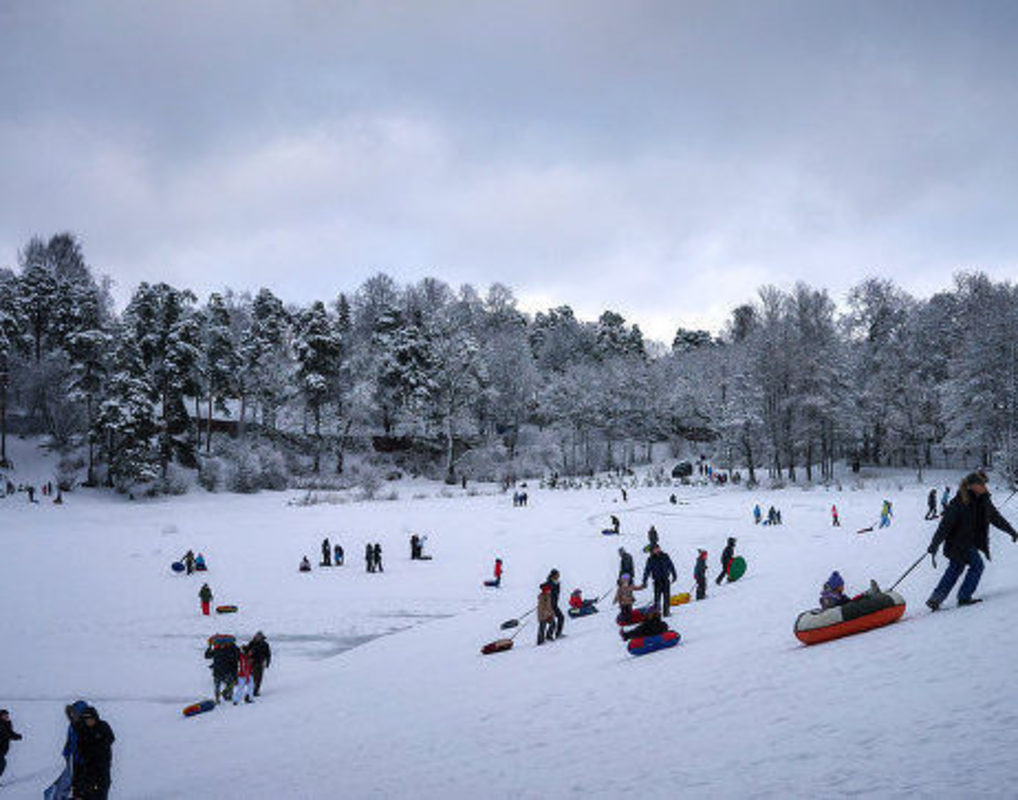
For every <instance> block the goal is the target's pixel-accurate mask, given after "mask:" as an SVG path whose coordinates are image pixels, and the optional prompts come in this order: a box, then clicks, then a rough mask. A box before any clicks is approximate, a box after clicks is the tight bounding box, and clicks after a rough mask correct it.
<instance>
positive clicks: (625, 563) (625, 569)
mask: <svg viewBox="0 0 1018 800" xmlns="http://www.w3.org/2000/svg"><path fill="white" fill-rule="evenodd" d="M635 574H636V569H635V568H634V567H633V557H632V556H631V555H630V554H629V552H628V551H627V550H626V548H624V547H620V548H619V577H622V576H623V575H635Z"/></svg>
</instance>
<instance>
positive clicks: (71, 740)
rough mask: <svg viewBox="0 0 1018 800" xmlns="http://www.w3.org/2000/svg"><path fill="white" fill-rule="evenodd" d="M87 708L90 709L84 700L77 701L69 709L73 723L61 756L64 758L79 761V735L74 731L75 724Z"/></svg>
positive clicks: (70, 725) (68, 728) (68, 729)
mask: <svg viewBox="0 0 1018 800" xmlns="http://www.w3.org/2000/svg"><path fill="white" fill-rule="evenodd" d="M86 708H88V703H86V702H85V701H84V700H76V701H75V702H73V703H71V705H69V706H68V707H67V716H68V718H70V720H71V723H70V724H69V725H68V726H67V739H66V741H65V742H64V749H63V751H62V752H61V755H62V756H63V757H64V758H73V759H74V760H75V761H77V760H78V757H77V752H78V733H77V731H75V730H74V722H75V721H76V720H77V719H78V717H79V716H80V715H81V712H82V711H84V710H85V709H86Z"/></svg>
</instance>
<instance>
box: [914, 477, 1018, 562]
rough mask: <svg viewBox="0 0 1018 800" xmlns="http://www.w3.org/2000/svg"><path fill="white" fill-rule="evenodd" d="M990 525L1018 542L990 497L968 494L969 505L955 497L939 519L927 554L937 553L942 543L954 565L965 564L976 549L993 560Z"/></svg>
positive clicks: (1017, 538) (1013, 531)
mask: <svg viewBox="0 0 1018 800" xmlns="http://www.w3.org/2000/svg"><path fill="white" fill-rule="evenodd" d="M990 525H993V527H995V528H999V529H1000V530H1002V531H1004V532H1005V533H1009V534H1011V538H1012V540H1018V532H1016V531H1015V529H1014V528H1012V527H1011V523H1009V522H1008V521H1007V520H1006V519H1004V518H1003V517H1002V516H1001V515H1000V512H999V511H997V507H996V506H994V505H993V501H992V500H990V494H989V492H987V493H986V494H982V495H979V494H976V493H975V492H969V493H968V502H967V503H966V502H965V500H964V499H962V496H961V494H960V493H959V494H956V495H955V496H954V499H952V500H951V502H950V503H948V505H947V510H945V511H944V515H943V516H942V517H941V518H940V524H939V525H938V526H937V532H936V533H934V534H933V539H932V540H931V541H930V546H929V547H928V548H927V552H928V553H936V552H937V548H938V547H940V545H941V543H943V545H944V555H945V556H947V557H948V558H949V559H951V560H952V561H964V560H965V558H966V556H967V554H968V551H969V550H970V549H971V548H973V547H975V548H977V549H979V550H982V551H983V552H984V553H986V557H987V558H989V557H990Z"/></svg>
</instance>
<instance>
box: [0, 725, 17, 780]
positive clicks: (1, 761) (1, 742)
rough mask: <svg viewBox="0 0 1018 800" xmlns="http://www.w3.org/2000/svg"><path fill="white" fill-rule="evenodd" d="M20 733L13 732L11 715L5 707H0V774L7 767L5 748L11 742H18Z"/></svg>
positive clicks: (0, 774) (6, 748)
mask: <svg viewBox="0 0 1018 800" xmlns="http://www.w3.org/2000/svg"><path fill="white" fill-rule="evenodd" d="M20 741H21V734H20V733H15V732H14V727H13V726H12V725H11V715H10V714H9V713H8V712H7V709H6V708H0V776H2V775H3V774H4V770H5V769H7V750H8V748H9V747H10V746H11V742H20Z"/></svg>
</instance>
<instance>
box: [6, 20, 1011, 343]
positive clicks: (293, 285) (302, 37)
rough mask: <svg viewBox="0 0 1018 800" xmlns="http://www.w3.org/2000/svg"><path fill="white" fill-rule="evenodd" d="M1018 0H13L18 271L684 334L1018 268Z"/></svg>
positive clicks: (10, 171)
mask: <svg viewBox="0 0 1018 800" xmlns="http://www.w3.org/2000/svg"><path fill="white" fill-rule="evenodd" d="M1016 45H1018V3H1014V2H1000V3H991V2H975V1H973V0H968V1H967V2H955V3H944V2H932V0H922V1H921V2H895V0H879V1H878V2H843V3H835V2H833V1H832V2H817V0H806V1H805V2H792V1H787V2H785V1H782V2H776V1H775V2H765V0H748V1H747V2H719V1H718V0H710V1H709V2H707V1H705V0H700V1H699V2H679V1H678V0H660V1H659V2H640V0H625V1H624V2H620V0H576V1H575V2H571V1H569V0H550V1H549V0H537V1H535V2H528V0H511V1H510V2H506V1H505V0H498V1H497V2H481V1H480V0H460V2H439V1H438V0H407V2H387V0H366V2H324V0H321V1H314V2H313V1H312V0H306V1H305V2H300V1H298V0H294V1H293V2H262V1H260V0H236V1H235V2H215V0H201V2H186V1H185V0H172V2H169V1H168V2H163V3H154V2H152V3H149V2H137V0H124V2H89V3H64V2H19V1H18V0H0V266H3V265H6V266H15V264H16V262H17V252H18V250H19V248H21V247H22V246H23V245H24V244H25V242H26V241H27V240H28V238H29V237H30V236H32V235H33V234H39V235H43V236H49V235H51V234H53V233H56V232H58V231H63V230H70V231H72V232H74V233H76V234H77V235H78V236H79V237H80V238H81V240H82V241H83V243H84V246H85V253H86V256H87V258H88V260H89V262H90V263H91V264H92V266H93V268H94V269H95V270H96V271H98V272H100V273H106V274H108V275H110V276H111V277H112V278H113V279H114V280H115V281H116V284H117V290H116V294H117V299H118V300H119V301H120V302H123V301H124V300H126V298H127V297H128V296H129V294H130V292H131V291H132V290H133V288H134V287H135V286H136V285H137V283H138V282H140V281H143V280H147V281H167V282H169V283H172V284H174V285H178V286H182V287H183V286H187V287H190V288H192V289H194V290H195V291H196V292H198V294H199V295H200V296H202V297H204V296H205V295H206V294H207V293H208V292H209V291H213V290H218V289H222V288H223V287H225V286H230V287H233V288H234V289H237V290H243V289H251V290H257V289H258V288H259V287H261V286H268V287H269V288H271V289H272V290H273V291H275V292H276V293H277V294H279V295H280V296H281V297H282V298H283V299H284V300H286V301H293V302H306V301H308V300H311V299H331V298H333V297H334V296H335V295H336V294H337V293H338V292H339V291H347V292H350V291H353V290H355V289H356V288H357V286H359V285H360V284H361V282H362V281H363V280H364V279H365V278H367V277H369V276H370V275H372V274H374V273H375V272H378V271H384V272H387V273H389V274H390V275H392V276H393V277H394V278H396V279H397V280H398V281H400V282H408V281H416V280H418V279H420V278H422V277H425V276H429V275H430V276H435V277H438V278H441V279H443V280H445V281H446V282H448V283H450V284H451V285H452V286H453V287H457V286H459V285H460V284H462V283H472V284H474V285H475V286H476V287H477V288H478V289H479V290H481V291H482V292H483V291H484V289H485V288H486V287H487V286H488V285H489V284H490V283H493V282H501V283H505V284H507V285H509V286H510V287H512V288H513V289H514V291H515V292H516V294H517V296H518V297H519V298H520V300H521V305H522V306H523V307H524V308H526V309H528V310H536V309H539V308H546V307H548V306H550V305H558V304H562V303H568V304H570V305H572V306H573V308H574V309H576V311H577V313H578V315H579V316H581V317H583V318H588V319H592V318H594V317H596V316H597V315H598V314H600V312H601V311H603V310H604V309H605V308H611V309H613V310H617V311H619V312H620V313H622V314H623V315H624V316H625V317H626V318H627V319H628V320H629V321H631V322H637V323H639V324H640V326H641V327H642V328H643V329H644V331H645V332H647V333H648V334H650V335H651V336H653V337H655V338H659V339H661V340H666V341H670V340H671V336H672V334H673V333H674V330H675V328H676V327H677V326H678V325H684V326H686V327H699V326H703V327H710V328H714V329H716V328H717V327H719V325H720V324H721V322H722V321H723V319H724V318H726V316H727V315H728V312H729V311H730V309H731V308H732V307H733V306H735V305H736V304H738V303H740V302H744V301H746V300H750V299H752V298H753V296H754V295H755V292H756V289H757V287H759V286H760V285H763V284H766V283H774V284H777V285H779V286H782V287H790V286H791V285H792V284H793V283H794V282H795V281H796V280H800V279H801V280H806V281H808V282H810V283H812V284H814V285H816V286H825V287H827V288H828V289H830V291H831V293H832V295H833V296H834V297H835V299H838V300H840V299H841V298H842V297H843V295H844V292H845V290H846V289H847V288H848V287H849V286H851V285H852V284H853V283H855V282H857V281H859V280H861V279H862V278H864V277H866V276H868V275H877V274H879V275H886V276H889V277H893V278H894V279H895V280H897V281H898V282H899V283H900V284H901V285H902V286H903V287H905V288H906V289H908V290H910V291H912V292H914V293H917V294H919V295H928V294H930V293H931V292H933V291H936V290H938V289H941V288H945V287H947V286H948V285H950V283H951V277H952V275H953V274H954V273H955V272H956V271H958V270H960V269H972V268H978V269H982V270H985V271H986V272H988V273H989V274H991V275H993V276H994V277H997V278H1001V279H1003V278H1008V279H1010V278H1013V277H1015V276H1018V255H1016V253H1018V90H1016V88H1018V77H1016V76H1018V46H1016Z"/></svg>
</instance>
